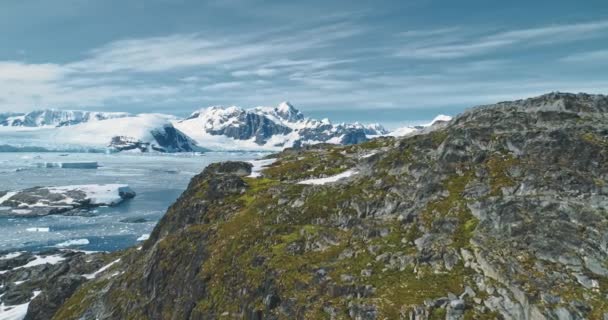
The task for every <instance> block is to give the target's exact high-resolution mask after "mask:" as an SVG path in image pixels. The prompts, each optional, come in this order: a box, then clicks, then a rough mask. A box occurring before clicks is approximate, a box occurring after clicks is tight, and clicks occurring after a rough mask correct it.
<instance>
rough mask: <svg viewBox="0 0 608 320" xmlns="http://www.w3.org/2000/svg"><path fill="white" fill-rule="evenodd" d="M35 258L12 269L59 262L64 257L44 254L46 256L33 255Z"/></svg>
mask: <svg viewBox="0 0 608 320" xmlns="http://www.w3.org/2000/svg"><path fill="white" fill-rule="evenodd" d="M35 258H36V259H35V260H32V261H30V262H28V263H27V264H25V265H23V266H20V267H17V268H14V269H13V270H18V269H27V268H31V267H36V266H40V265H43V264H58V263H59V262H61V261H63V260H65V258H64V257H62V256H60V255H51V256H46V257H42V256H35Z"/></svg>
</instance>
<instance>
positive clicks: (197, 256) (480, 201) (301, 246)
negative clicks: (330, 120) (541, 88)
mask: <svg viewBox="0 0 608 320" xmlns="http://www.w3.org/2000/svg"><path fill="white" fill-rule="evenodd" d="M274 157H275V158H276V161H275V162H274V163H273V164H271V165H269V166H268V167H266V168H265V169H264V170H263V171H262V172H261V173H260V174H259V177H258V174H256V175H254V176H256V177H252V176H251V170H252V165H251V164H249V163H241V162H228V163H220V164H214V165H211V166H209V167H208V168H206V169H205V170H204V172H203V173H201V174H199V175H198V176H196V177H194V178H193V179H192V181H191V182H190V185H189V187H188V189H187V190H186V191H185V192H184V193H183V195H182V196H181V197H180V198H179V199H178V200H177V202H176V203H175V204H174V205H172V206H171V207H170V208H169V210H168V211H167V214H166V215H165V216H164V217H163V218H162V220H161V221H160V222H159V224H158V225H157V227H156V228H155V230H154V232H153V233H152V234H151V236H150V238H149V240H147V241H146V242H145V244H144V245H143V248H142V249H141V250H131V251H129V252H126V253H124V254H123V255H122V256H121V261H120V262H119V263H117V264H116V265H115V266H114V268H116V269H115V270H120V273H119V274H117V275H116V276H115V277H112V278H108V277H105V278H100V279H94V280H91V281H88V282H86V283H85V284H83V285H82V286H81V287H80V288H79V289H78V290H77V291H76V293H75V294H74V295H72V296H71V297H70V298H69V299H68V300H67V301H66V302H65V303H64V304H63V305H62V306H61V307H60V308H59V310H58V311H57V313H56V314H55V315H54V319H126V318H130V319H218V318H222V317H225V318H246V319H323V318H328V319H606V318H607V317H608V303H607V302H606V301H608V296H607V295H608V213H607V211H606V207H607V206H608V184H607V182H608V161H607V160H608V159H607V157H608V97H606V96H602V95H587V94H576V95H575V94H565V93H552V94H548V95H544V96H540V97H537V98H532V99H527V100H520V101H513V102H503V103H499V104H496V105H491V106H483V107H478V108H474V109H472V110H469V111H467V112H465V113H463V114H461V115H459V116H458V117H456V118H454V119H453V120H452V121H450V122H443V123H439V124H437V125H435V126H432V127H429V128H424V129H423V130H421V131H419V132H416V133H413V134H411V135H409V136H407V137H404V138H390V137H385V138H379V139H374V140H371V141H368V142H364V143H361V144H358V145H352V146H331V145H315V146H307V147H304V148H302V149H300V150H296V149H288V150H285V151H284V152H281V153H280V154H277V155H275V156H274ZM346 171H349V172H351V173H352V174H350V175H343V176H345V177H346V178H344V179H337V178H336V179H331V178H332V177H335V176H337V175H340V174H343V173H344V172H346ZM319 178H325V179H324V180H323V181H327V183H325V182H324V183H321V184H310V183H303V182H307V181H310V180H311V179H313V180H314V179H319ZM37 299H38V298H36V299H34V302H36V301H37ZM34 302H33V303H34ZM28 316H30V319H42V318H40V317H35V316H31V315H28Z"/></svg>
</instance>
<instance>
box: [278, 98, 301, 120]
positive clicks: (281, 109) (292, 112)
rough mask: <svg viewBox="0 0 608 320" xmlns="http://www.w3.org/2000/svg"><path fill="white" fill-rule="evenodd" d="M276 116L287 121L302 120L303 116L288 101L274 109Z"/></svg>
mask: <svg viewBox="0 0 608 320" xmlns="http://www.w3.org/2000/svg"><path fill="white" fill-rule="evenodd" d="M275 111H276V113H277V115H279V116H280V117H281V118H283V119H285V120H287V121H291V122H293V121H298V120H304V115H303V114H302V113H301V112H300V110H298V109H296V108H295V107H294V106H293V105H292V104H291V103H289V102H288V101H283V102H281V103H280V104H279V106H278V107H276V108H275Z"/></svg>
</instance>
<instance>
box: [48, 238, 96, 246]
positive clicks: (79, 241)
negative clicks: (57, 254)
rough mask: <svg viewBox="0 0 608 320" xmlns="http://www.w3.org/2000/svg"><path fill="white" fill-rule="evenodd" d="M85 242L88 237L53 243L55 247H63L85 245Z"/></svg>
mask: <svg viewBox="0 0 608 320" xmlns="http://www.w3.org/2000/svg"><path fill="white" fill-rule="evenodd" d="M87 244H89V240H88V239H75V240H68V241H65V242H61V243H58V244H56V245H55V247H58V248H65V247H73V246H86V245H87Z"/></svg>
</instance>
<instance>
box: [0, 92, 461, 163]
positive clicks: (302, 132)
mask: <svg viewBox="0 0 608 320" xmlns="http://www.w3.org/2000/svg"><path fill="white" fill-rule="evenodd" d="M437 119H438V120H446V119H449V118H446V117H445V116H443V117H440V118H437ZM419 129H420V128H416V127H408V128H405V129H401V130H397V131H396V132H395V134H396V135H401V134H404V132H406V133H410V132H412V131H415V130H419ZM404 130H405V131H404ZM388 134H390V132H389V131H388V130H386V129H385V128H384V127H382V126H381V125H380V124H371V125H363V124H360V123H352V124H345V123H341V124H334V123H332V122H331V121H329V120H328V119H324V120H315V119H309V118H306V117H305V116H304V114H302V112H300V111H299V110H297V109H296V108H295V107H294V106H293V105H291V104H290V103H288V102H283V103H281V104H279V105H278V106H277V107H256V108H251V109H244V108H239V107H236V106H231V107H218V106H213V107H209V108H204V109H200V110H198V111H195V112H193V113H192V114H191V115H190V116H188V117H187V118H185V119H180V118H178V117H175V116H171V115H165V114H129V113H125V112H92V111H67V110H54V109H47V110H38V111H32V112H29V113H3V114H0V135H2V136H4V137H5V138H6V139H7V140H8V143H6V142H5V143H4V144H5V146H4V147H5V148H8V147H9V146H10V147H11V150H14V148H15V147H23V148H25V147H28V148H31V147H42V148H47V149H49V150H77V149H79V148H86V149H93V150H95V149H97V150H110V151H137V152H147V151H158V152H195V151H206V150H268V151H278V150H282V149H284V148H286V147H300V146H303V145H310V144H316V143H331V144H340V145H350V144H356V143H361V142H364V141H367V140H368V139H369V138H371V137H376V136H382V135H388ZM7 145H8V146H7Z"/></svg>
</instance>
